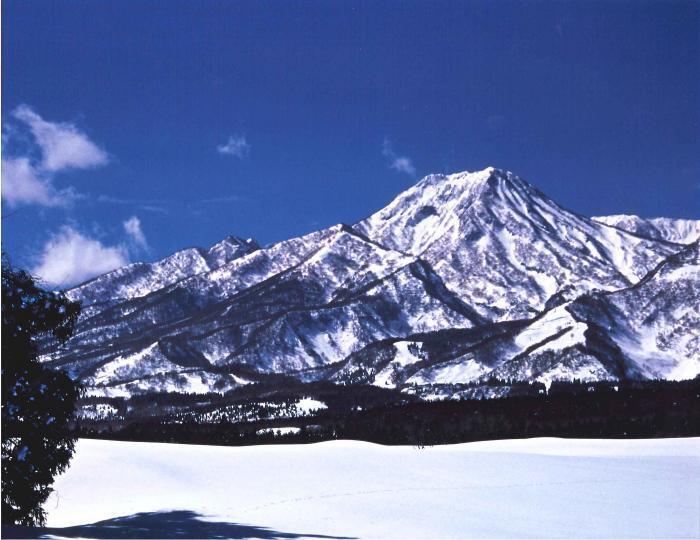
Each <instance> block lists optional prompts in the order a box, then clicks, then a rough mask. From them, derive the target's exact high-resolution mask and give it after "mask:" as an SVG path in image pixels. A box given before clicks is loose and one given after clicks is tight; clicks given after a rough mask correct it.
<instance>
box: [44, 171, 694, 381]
mask: <svg viewBox="0 0 700 540" xmlns="http://www.w3.org/2000/svg"><path fill="white" fill-rule="evenodd" d="M682 247H683V246H682V245H680V244H675V243H672V242H668V241H665V240H655V239H654V238H651V237H647V236H642V235H640V234H635V233H631V232H627V231H624V230H622V229H620V228H618V227H616V226H610V225H607V224H605V223H599V222H597V221H593V220H591V219H588V218H585V217H582V216H579V215H577V214H574V213H572V212H569V211H567V210H565V209H564V208H562V207H560V206H559V205H557V204H556V203H554V202H553V201H551V200H550V199H548V198H547V197H546V196H545V195H543V194H542V193H541V192H539V191H538V190H536V189H535V188H534V187H532V186H531V185H529V184H527V183H526V182H525V181H523V180H521V179H520V178H518V177H517V176H515V175H513V174H512V173H509V172H505V171H500V170H497V169H493V168H488V169H485V170H484V171H479V172H476V173H459V174H454V175H449V176H444V175H432V176H428V177H426V178H424V179H423V180H421V181H420V182H419V183H418V184H416V185H415V186H414V187H412V188H411V189H409V190H407V191H406V192H404V193H403V194H401V195H399V196H398V197H397V198H396V199H395V200H394V201H392V202H391V203H390V204H389V205H388V206H387V207H386V208H384V209H383V210H380V211H379V212H377V213H376V214H374V215H372V216H370V217H369V218H367V219H366V220H363V221H361V222H359V223H357V224H356V225H354V226H347V225H342V224H340V225H336V226H334V227H330V228H328V229H323V230H320V231H316V232H313V233H310V234H308V235H305V236H302V237H299V238H293V239H291V240H287V241H284V242H279V243H277V244H273V245H271V246H267V247H262V248H261V247H259V246H258V245H257V244H255V242H253V241H250V240H248V241H243V240H240V239H236V238H234V237H229V238H227V239H225V240H224V241H222V242H221V243H219V244H217V245H215V246H213V247H212V248H211V249H209V250H208V251H204V250H201V249H196V248H195V249H189V250H184V251H181V252H178V253H176V254H174V255H172V256H170V257H168V258H166V259H163V260H162V261H159V262H155V263H150V264H143V263H137V264H135V265H129V266H127V267H124V268H122V269H119V270H115V271H114V272H111V273H109V274H105V275H104V276H100V277H98V278H96V279H94V280H92V281H90V282H88V283H85V284H82V285H80V286H79V287H76V288H75V289H73V290H71V291H69V292H68V294H69V296H70V297H71V298H74V299H78V300H81V301H82V302H83V304H84V310H83V314H82V315H81V318H80V321H79V323H78V325H77V327H76V332H75V334H74V336H73V338H72V339H71V340H70V341H69V343H68V345H67V347H65V348H59V349H57V348H51V347H50V346H47V347H46V348H45V349H44V356H43V359H44V360H45V361H47V362H51V363H52V365H54V366H56V367H58V368H62V369H66V370H68V371H69V372H71V373H73V374H74V375H75V376H77V377H80V378H81V379H82V380H83V381H85V382H86V384H87V385H88V386H91V387H93V388H92V390H91V391H92V392H93V393H97V394H100V393H104V394H110V393H111V394H114V395H130V394H132V393H135V392H146V391H166V390H167V391H175V390H179V391H190V392H206V391H209V390H212V389H214V390H217V391H222V390H225V389H227V388H233V387H236V386H238V385H241V384H246V383H248V382H252V381H256V380H260V378H261V377H267V376H270V375H274V374H283V375H288V376H291V377H295V378H299V379H301V380H320V379H326V378H330V379H331V380H335V381H339V382H365V383H375V384H377V383H378V384H388V385H394V386H402V385H413V384H417V385H432V384H452V383H453V382H455V381H456V382H465V381H471V380H474V379H478V378H479V377H483V376H485V375H486V374H488V373H492V374H494V375H499V376H501V375H502V376H508V377H517V378H523V379H534V378H539V379H540V380H545V379H547V378H549V379H552V378H557V377H559V376H561V377H563V378H566V377H569V378H571V377H574V376H575V377H582V378H588V377H593V378H607V377H621V376H626V373H627V372H626V371H625V369H627V368H629V369H632V368H631V367H630V366H632V363H633V362H637V363H636V364H634V365H639V366H641V364H642V363H643V362H642V361H641V360H634V355H632V353H629V354H627V353H625V354H624V355H622V356H624V361H625V362H628V364H625V365H624V366H621V365H620V360H619V359H618V357H620V353H619V349H620V348H621V347H622V345H616V344H614V343H613V344H610V343H608V342H607V341H605V339H608V338H607V337H606V338H605V339H603V340H602V341H601V342H600V343H598V342H596V344H591V343H589V341H590V340H588V338H587V337H586V336H587V335H588V334H587V333H590V332H592V331H593V330H591V328H593V327H594V326H595V328H596V330H595V331H596V332H601V331H599V330H598V329H597V328H598V327H597V326H596V325H598V319H599V318H600V317H599V316H597V315H596V316H594V317H593V319H591V320H590V321H589V320H588V319H585V318H584V319H581V317H582V316H578V317H579V318H576V317H575V316H574V314H575V313H579V311H580V310H579V311H576V309H575V306H578V305H579V304H580V297H581V295H582V294H584V295H585V294H589V293H590V294H591V295H593V296H595V297H597V296H596V295H598V296H601V295H602V296H601V297H605V298H607V296H605V294H604V293H603V292H599V293H595V292H594V291H608V292H611V291H617V290H631V289H632V288H633V285H634V284H635V283H637V282H638V281H639V280H640V279H641V278H643V277H644V276H645V275H647V274H648V273H649V271H651V270H652V269H654V268H655V267H656V266H657V265H658V264H659V263H660V262H661V261H664V260H666V259H667V258H668V257H669V256H670V255H672V254H674V253H676V252H678V251H679V250H680V249H681V248H682ZM693 275H694V274H693ZM674 276H676V275H675V274H674ZM680 276H681V274H678V275H677V276H676V277H673V279H679V280H680V279H681V277H680ZM692 279H696V277H693V278H692ZM692 279H691V281H692ZM651 281H654V280H651ZM689 286H690V287H692V286H693V285H692V284H691V285H689ZM645 290H646V289H645ZM659 291H660V292H659V293H658V294H659V295H660V296H663V295H664V292H663V289H659ZM576 298H579V300H576V301H574V299H576ZM631 302H634V301H633V300H631ZM674 302H676V301H675V300H674ZM674 305H675V304H674ZM572 306H574V307H572ZM581 309H583V308H581ZM620 309H621V308H620ZM678 309H680V306H679V307H678ZM543 310H544V311H543ZM572 310H573V311H572ZM629 311H630V309H629V308H627V311H624V310H623V311H621V313H622V315H621V316H620V317H621V318H620V320H619V321H618V322H616V324H618V325H622V321H623V319H624V317H625V316H626V315H627V314H629V316H630V321H632V318H633V314H632V313H628V312H629ZM591 313H592V311H591ZM669 317H670V316H668V317H666V318H665V319H663V321H661V322H660V323H659V324H662V323H663V324H672V321H671V319H670V318H669ZM633 322H634V321H633ZM631 324H632V323H631ZM634 324H635V325H637V324H638V323H637V322H634ZM584 334H585V335H584ZM691 334H692V331H691ZM696 334H697V332H695V335H696ZM416 335H422V336H428V337H426V338H425V339H424V340H423V341H421V340H418V339H417V338H415V336H416ZM603 335H607V334H605V332H603ZM582 336H584V337H582ZM691 337H692V336H691ZM584 338H585V339H584ZM610 339H612V338H610ZM667 339H668V340H672V338H671V337H668V338H667ZM673 339H676V338H673ZM678 339H681V338H678ZM684 339H685V338H684ZM689 339H690V338H689ZM540 341H542V342H544V343H542V344H540ZM599 341H600V340H599ZM681 341H682V339H681ZM681 341H678V342H676V341H674V342H673V343H674V345H673V347H676V348H674V349H673V350H674V351H677V350H681V349H678V348H677V347H681V345H682V344H681ZM686 341H687V340H686ZM691 341H692V340H691ZM645 343H646V342H645ZM669 343H670V341H669ZM683 343H686V342H685V341H683ZM426 344H428V345H426ZM545 344H548V345H546V346H545ZM423 346H426V347H428V348H429V349H430V351H427V352H425V351H423V352H421V347H423ZM638 346H639V347H643V346H645V344H644V343H642V342H638ZM628 348H629V349H630V350H631V349H632V348H634V345H630V346H629V347H628ZM426 350H427V349H426ZM431 351H432V352H431ZM435 351H438V353H439V354H438V353H435ZM669 351H670V349H669ZM668 354H673V353H672V352H669V353H668ZM688 354H691V355H692V354H694V353H692V351H691V352H689V353H688ZM606 355H607V356H606ZM690 358H691V359H692V358H693V357H692V356H690ZM650 364H653V361H651V360H649V361H648V362H646V364H644V365H646V366H647V367H646V368H644V369H642V368H641V367H639V369H637V371H634V370H632V371H631V372H630V374H632V375H638V376H640V377H646V376H654V375H653V373H657V372H655V371H653V370H652V369H651V368H650ZM693 365H694V364H692V362H691V364H690V366H691V367H690V368H688V370H687V371H688V372H690V371H692V370H693V368H692V366H693ZM659 369H661V368H659ZM683 369H685V368H683ZM382 370H384V371H383V372H382ZM387 370H388V371H387ZM380 372H382V373H380ZM658 373H664V374H665V375H664V376H672V373H674V372H672V371H668V370H663V369H661V371H658ZM378 381H379V382H378Z"/></svg>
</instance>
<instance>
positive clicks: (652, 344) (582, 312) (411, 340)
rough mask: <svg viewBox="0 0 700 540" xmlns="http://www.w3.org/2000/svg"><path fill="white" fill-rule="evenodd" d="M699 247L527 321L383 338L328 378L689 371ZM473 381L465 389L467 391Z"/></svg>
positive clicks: (457, 380)
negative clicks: (617, 286)
mask: <svg viewBox="0 0 700 540" xmlns="http://www.w3.org/2000/svg"><path fill="white" fill-rule="evenodd" d="M698 308H700V247H699V245H698V241H696V242H695V243H693V244H690V245H688V246H686V247H685V248H684V249H682V250H681V251H679V252H678V253H676V254H674V255H671V256H669V257H668V258H666V259H665V260H664V261H663V262H661V263H660V264H659V265H658V266H657V267H655V268H654V269H653V270H651V271H650V272H649V273H648V274H647V275H646V276H645V277H644V278H643V279H642V280H640V281H639V282H638V283H636V284H635V285H633V286H631V287H627V288H624V289H621V290H618V291H593V292H589V293H586V294H582V295H581V296H579V297H578V298H576V299H575V300H573V301H567V302H564V303H562V304H559V305H555V306H553V307H549V308H547V309H545V310H544V311H543V312H542V313H540V314H539V315H537V316H536V317H534V318H532V319H530V320H519V321H507V322H496V323H492V324H485V325H482V326H479V327H477V328H472V329H459V330H454V329H452V330H442V331H438V332H433V333H428V334H419V335H415V336H408V337H406V338H399V339H391V340H385V341H383V342H379V343H374V344H371V345H370V346H369V347H367V348H365V349H363V350H361V351H359V352H358V353H355V354H354V355H351V356H350V357H348V358H347V359H346V360H345V361H344V362H343V363H342V364H341V365H340V366H338V367H337V369H336V370H335V371H334V373H333V375H332V378H333V379H334V380H337V381H339V382H345V383H357V382H363V383H369V384H375V385H378V386H383V387H390V388H395V387H400V388H404V389H407V390H411V389H412V388H411V387H412V386H414V385H417V386H420V387H426V388H424V391H425V390H426V389H427V388H428V387H429V388H430V390H431V391H432V392H435V391H436V387H437V391H438V393H439V390H440V388H439V387H440V386H454V385H463V384H466V383H472V386H473V385H474V383H475V382H478V381H486V380H488V379H490V378H493V377H495V378H498V379H508V380H511V379H513V380H527V381H533V380H536V381H540V382H544V383H545V384H551V382H552V381H555V380H571V379H574V378H576V379H580V380H583V381H595V380H619V379H626V378H638V379H672V380H682V379H690V378H694V377H695V376H696V375H697V374H698V373H700V312H699V311H698ZM472 392H473V389H472V388H470V389H468V390H467V393H472Z"/></svg>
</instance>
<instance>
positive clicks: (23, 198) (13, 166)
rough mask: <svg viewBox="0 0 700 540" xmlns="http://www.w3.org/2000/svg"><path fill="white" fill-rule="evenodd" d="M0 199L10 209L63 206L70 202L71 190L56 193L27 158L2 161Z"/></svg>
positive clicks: (49, 179) (48, 179)
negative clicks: (0, 198) (26, 206)
mask: <svg viewBox="0 0 700 540" xmlns="http://www.w3.org/2000/svg"><path fill="white" fill-rule="evenodd" d="M2 197H3V198H4V199H5V201H6V202H7V204H9V205H10V206H11V207H14V206H20V205H22V204H38V205H41V206H64V205H67V204H69V203H70V202H72V200H73V199H74V198H75V194H74V192H73V191H72V190H64V191H61V192H59V191H56V189H55V188H54V187H53V185H52V184H51V178H50V177H48V178H47V177H42V175H41V173H40V172H39V171H37V170H36V169H35V168H34V167H33V166H32V164H31V162H30V161H29V159H28V158H26V157H18V158H8V159H4V158H3V159H2Z"/></svg>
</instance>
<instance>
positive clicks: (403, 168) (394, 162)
mask: <svg viewBox="0 0 700 540" xmlns="http://www.w3.org/2000/svg"><path fill="white" fill-rule="evenodd" d="M382 155H384V156H385V157H387V158H388V159H389V168H390V169H394V170H396V171H398V172H402V173H406V174H408V175H411V176H415V174H416V168H415V166H414V165H413V161H412V160H411V158H409V157H407V156H399V155H397V154H396V152H394V148H393V147H392V145H391V142H390V141H389V139H384V144H383V145H382Z"/></svg>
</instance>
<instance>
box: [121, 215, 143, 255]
mask: <svg viewBox="0 0 700 540" xmlns="http://www.w3.org/2000/svg"><path fill="white" fill-rule="evenodd" d="M122 225H123V227H124V232H125V233H126V234H127V235H128V237H129V239H130V241H131V243H132V244H133V245H134V246H135V247H136V248H137V249H139V250H142V251H148V250H149V247H148V242H147V241H146V235H145V234H143V230H142V229H141V220H140V219H139V218H138V217H137V216H131V217H130V218H129V219H127V220H126V221H124V222H123V223H122Z"/></svg>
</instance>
